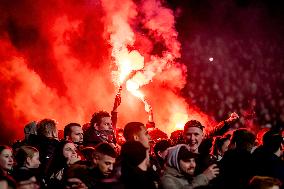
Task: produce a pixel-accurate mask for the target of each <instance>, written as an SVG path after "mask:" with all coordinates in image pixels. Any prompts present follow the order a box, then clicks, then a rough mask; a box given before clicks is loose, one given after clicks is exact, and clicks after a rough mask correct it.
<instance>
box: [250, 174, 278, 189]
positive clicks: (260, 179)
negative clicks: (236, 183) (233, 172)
mask: <svg viewBox="0 0 284 189" xmlns="http://www.w3.org/2000/svg"><path fill="white" fill-rule="evenodd" d="M281 185H282V183H281V181H280V180H278V179H276V178H273V177H266V176H254V177H253V178H252V179H251V180H250V182H249V188H250V189H269V188H271V187H273V186H279V187H280V186H281Z"/></svg>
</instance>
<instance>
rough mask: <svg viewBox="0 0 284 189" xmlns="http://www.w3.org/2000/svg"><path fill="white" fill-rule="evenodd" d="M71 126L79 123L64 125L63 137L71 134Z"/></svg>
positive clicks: (76, 125) (77, 125)
mask: <svg viewBox="0 0 284 189" xmlns="http://www.w3.org/2000/svg"><path fill="white" fill-rule="evenodd" d="M71 127H81V125H80V124H79V123H69V124H67V125H66V126H65V127H64V138H66V137H67V136H70V135H71Z"/></svg>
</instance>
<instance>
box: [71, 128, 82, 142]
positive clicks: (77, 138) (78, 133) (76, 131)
mask: <svg viewBox="0 0 284 189" xmlns="http://www.w3.org/2000/svg"><path fill="white" fill-rule="evenodd" d="M70 140H71V141H72V142H74V143H76V144H82V143H83V129H82V127H78V126H73V127H71V134H70Z"/></svg>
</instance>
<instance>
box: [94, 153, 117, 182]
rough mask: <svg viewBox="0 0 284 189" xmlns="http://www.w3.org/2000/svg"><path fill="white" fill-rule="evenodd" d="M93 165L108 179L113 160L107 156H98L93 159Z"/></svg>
mask: <svg viewBox="0 0 284 189" xmlns="http://www.w3.org/2000/svg"><path fill="white" fill-rule="evenodd" d="M94 163H95V164H96V165H97V167H98V168H99V170H100V172H101V173H102V174H103V175H104V176H105V177H108V176H109V175H110V174H111V173H112V171H113V166H114V163H115V158H113V157H111V156H108V155H104V154H100V155H98V156H97V157H95V158H94Z"/></svg>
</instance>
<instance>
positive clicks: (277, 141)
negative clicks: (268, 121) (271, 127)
mask: <svg viewBox="0 0 284 189" xmlns="http://www.w3.org/2000/svg"><path fill="white" fill-rule="evenodd" d="M262 141H263V147H264V148H265V149H266V150H268V151H269V152H271V153H275V152H276V151H277V150H278V149H279V148H280V147H281V144H283V137H282V136H281V135H280V134H279V133H275V132H273V131H267V132H266V133H265V134H264V135H263V138H262Z"/></svg>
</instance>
